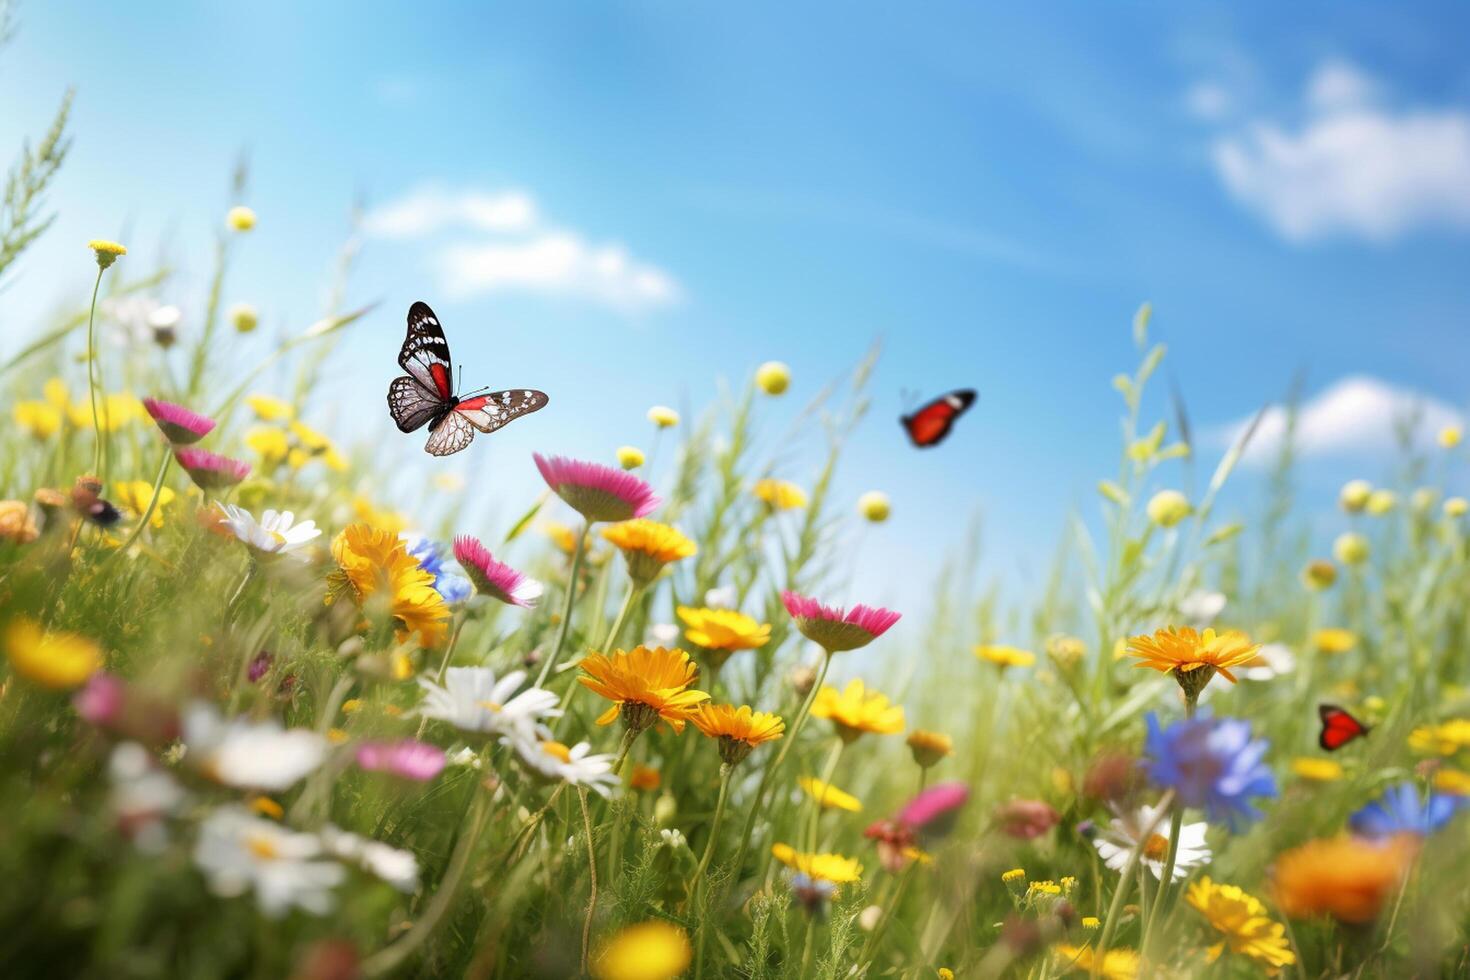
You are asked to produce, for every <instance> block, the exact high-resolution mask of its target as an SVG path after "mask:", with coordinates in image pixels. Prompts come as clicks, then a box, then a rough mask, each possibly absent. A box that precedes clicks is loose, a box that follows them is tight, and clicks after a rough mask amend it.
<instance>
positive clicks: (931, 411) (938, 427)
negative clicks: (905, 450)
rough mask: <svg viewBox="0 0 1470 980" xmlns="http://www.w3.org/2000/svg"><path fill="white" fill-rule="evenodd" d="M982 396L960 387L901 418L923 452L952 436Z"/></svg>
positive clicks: (911, 439) (911, 437)
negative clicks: (958, 423)
mask: <svg viewBox="0 0 1470 980" xmlns="http://www.w3.org/2000/svg"><path fill="white" fill-rule="evenodd" d="M978 397H979V396H978V395H977V394H976V393H975V390H974V389H973V388H959V389H957V390H955V391H951V392H950V393H949V394H947V395H940V396H939V397H938V398H936V399H934V400H933V401H931V402H929V403H928V404H926V405H923V406H921V407H920V408H919V409H918V410H917V411H914V412H910V413H909V414H907V415H904V416H902V417H900V418H899V420H898V421H899V424H901V425H902V426H903V429H904V431H905V432H907V433H908V434H909V440H910V441H911V442H913V444H914V445H915V446H917V447H919V448H920V449H928V448H929V447H930V446H937V445H939V444H940V443H941V442H943V441H944V440H945V438H946V437H947V436H948V435H949V430H950V429H952V428H954V424H955V421H956V420H957V419H958V418H959V417H960V416H961V415H963V414H965V412H967V411H969V408H970V406H971V405H973V404H975V399H976V398H978Z"/></svg>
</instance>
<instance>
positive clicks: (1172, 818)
mask: <svg viewBox="0 0 1470 980" xmlns="http://www.w3.org/2000/svg"><path fill="white" fill-rule="evenodd" d="M1198 702H1199V692H1198V691H1196V692H1195V693H1193V694H1186V695H1185V696H1184V717H1186V718H1193V717H1194V709H1195V706H1196V704H1197V703H1198ZM1183 826H1184V807H1183V806H1181V805H1179V804H1178V803H1176V804H1175V805H1174V808H1173V812H1172V813H1171V814H1170V815H1169V850H1168V852H1167V854H1166V855H1165V856H1164V870H1163V872H1162V874H1160V875H1159V891H1158V894H1156V895H1155V896H1154V907H1153V911H1152V912H1151V913H1149V916H1148V919H1147V921H1146V923H1145V924H1144V927H1143V938H1142V940H1141V941H1140V942H1139V948H1140V949H1141V950H1142V951H1143V952H1144V954H1145V955H1147V953H1148V949H1149V940H1151V939H1152V938H1153V933H1154V928H1155V927H1156V926H1158V925H1159V919H1160V918H1161V917H1162V916H1163V911H1164V906H1165V905H1166V904H1168V902H1167V900H1168V899H1169V897H1170V892H1171V890H1172V888H1173V885H1174V863H1175V861H1176V860H1177V859H1178V857H1179V832H1180V828H1182V827H1183ZM1150 833H1152V831H1150Z"/></svg>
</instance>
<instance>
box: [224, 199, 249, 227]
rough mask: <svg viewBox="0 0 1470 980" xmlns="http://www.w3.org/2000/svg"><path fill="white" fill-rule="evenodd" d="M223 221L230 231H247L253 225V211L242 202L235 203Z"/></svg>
mask: <svg viewBox="0 0 1470 980" xmlns="http://www.w3.org/2000/svg"><path fill="white" fill-rule="evenodd" d="M225 222H226V223H227V224H228V225H229V226H230V229H231V230H232V231H249V230H250V229H252V228H254V227H255V212H254V211H252V210H250V209H249V208H247V207H246V206H245V205H243V204H237V205H235V206H234V207H232V208H230V213H229V214H227V215H225Z"/></svg>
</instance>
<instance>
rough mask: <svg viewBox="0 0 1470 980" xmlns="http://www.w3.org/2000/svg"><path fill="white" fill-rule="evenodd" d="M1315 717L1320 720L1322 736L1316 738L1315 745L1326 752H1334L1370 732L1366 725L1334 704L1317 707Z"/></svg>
mask: <svg viewBox="0 0 1470 980" xmlns="http://www.w3.org/2000/svg"><path fill="white" fill-rule="evenodd" d="M1317 716H1318V717H1319V718H1321V719H1322V734H1320V735H1318V736H1317V744H1318V745H1320V746H1322V748H1324V749H1326V750H1327V751H1328V752H1336V751H1337V750H1338V749H1340V748H1342V747H1343V746H1344V745H1346V744H1348V743H1349V742H1351V741H1352V740H1353V739H1355V738H1361V737H1362V736H1364V735H1367V734H1368V732H1369V731H1370V729H1369V727H1368V726H1367V725H1365V724H1363V723H1362V722H1361V721H1359V720H1358V719H1356V718H1354V717H1353V716H1352V715H1350V714H1348V712H1347V711H1346V710H1344V709H1342V708H1339V707H1338V706H1337V705H1335V704H1319V705H1317Z"/></svg>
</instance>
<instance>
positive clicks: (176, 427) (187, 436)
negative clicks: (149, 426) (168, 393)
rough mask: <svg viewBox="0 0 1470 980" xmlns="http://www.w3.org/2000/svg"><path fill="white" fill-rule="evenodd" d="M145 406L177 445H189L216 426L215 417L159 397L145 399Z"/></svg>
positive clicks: (165, 433) (160, 427) (164, 432)
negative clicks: (192, 410)
mask: <svg viewBox="0 0 1470 980" xmlns="http://www.w3.org/2000/svg"><path fill="white" fill-rule="evenodd" d="M143 407H144V408H146V409H147V410H148V414H149V415H151V416H153V421H155V422H157V423H158V428H159V429H160V430H162V432H163V434H164V436H166V437H167V438H168V441H169V442H171V443H173V444H174V445H175V446H187V445H189V444H190V443H195V442H198V441H199V440H200V439H203V438H204V437H205V436H207V435H209V433H210V430H212V429H213V428H214V419H212V418H209V417H208V416H206V415H200V414H199V413H198V412H191V411H190V410H189V409H187V408H185V407H184V406H182V405H175V404H174V403H173V402H166V401H160V400H159V399H157V398H145V399H143Z"/></svg>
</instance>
